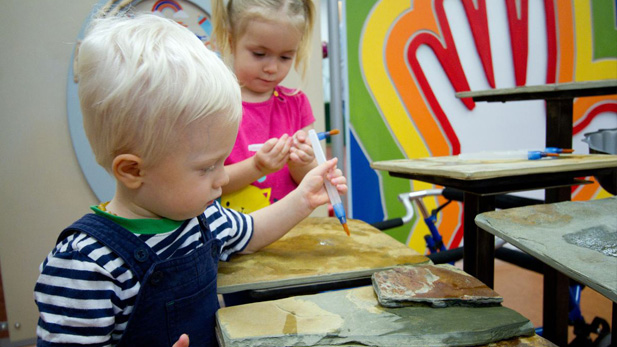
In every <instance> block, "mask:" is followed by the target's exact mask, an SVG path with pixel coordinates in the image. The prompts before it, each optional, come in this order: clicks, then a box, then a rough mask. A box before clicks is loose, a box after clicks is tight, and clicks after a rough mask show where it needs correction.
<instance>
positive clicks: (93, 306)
mask: <svg viewBox="0 0 617 347" xmlns="http://www.w3.org/2000/svg"><path fill="white" fill-rule="evenodd" d="M76 245H79V248H78V249H77V248H76V247H75V246H76ZM109 251H110V250H109V249H108V248H107V247H104V246H102V245H101V244H99V243H98V242H96V240H94V239H92V238H90V237H87V236H86V235H84V234H76V235H74V236H70V237H69V238H67V240H65V242H63V243H61V244H59V245H58V246H57V247H56V248H55V249H54V250H53V251H52V252H51V253H50V255H49V256H48V257H47V259H45V261H44V262H43V264H41V269H40V270H41V274H40V276H39V278H38V280H37V282H36V286H35V288H34V299H35V302H36V304H37V306H38V309H39V312H40V315H39V323H38V327H37V336H38V342H37V345H38V346H67V345H84V346H104V345H110V344H114V343H115V342H117V341H115V340H116V338H118V335H121V331H122V330H123V329H124V327H125V325H126V321H124V322H122V320H124V317H126V320H128V314H129V313H130V312H122V311H123V310H124V309H125V308H126V307H127V305H128V306H129V307H130V306H132V304H133V303H134V297H135V295H136V294H137V292H138V291H139V283H138V282H135V281H133V280H132V276H131V274H130V271H129V273H127V272H126V271H127V270H128V269H125V268H124V266H123V265H124V262H123V261H122V260H121V259H119V258H113V257H110V252H109ZM125 277H126V278H127V279H128V281H125V282H124V283H123V281H122V278H125ZM124 314H126V316H124ZM119 330H120V331H119Z"/></svg>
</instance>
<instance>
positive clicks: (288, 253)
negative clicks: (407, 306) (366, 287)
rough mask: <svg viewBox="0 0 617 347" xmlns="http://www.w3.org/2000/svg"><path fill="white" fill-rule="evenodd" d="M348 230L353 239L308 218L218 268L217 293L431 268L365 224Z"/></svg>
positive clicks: (333, 223) (333, 224)
mask: <svg viewBox="0 0 617 347" xmlns="http://www.w3.org/2000/svg"><path fill="white" fill-rule="evenodd" d="M347 224H348V226H349V229H350V232H351V236H347V234H345V232H344V231H343V228H342V227H341V224H340V223H339V221H338V219H336V218H327V217H311V218H307V219H305V220H304V221H302V222H301V223H300V224H298V225H297V226H296V227H295V228H293V229H292V230H291V231H290V232H289V233H287V234H286V235H285V236H283V237H282V238H281V239H280V240H278V241H276V242H274V243H272V244H271V245H269V246H268V247H265V248H263V249H262V250H260V251H259V252H255V253H253V254H246V255H236V256H234V257H232V259H231V260H230V261H228V262H220V263H219V268H218V293H219V294H228V293H235V292H240V291H244V290H257V289H276V288H285V287H289V286H299V285H307V284H319V283H330V282H336V281H342V280H352V279H360V278H366V279H369V278H370V277H371V275H372V274H373V272H375V271H379V270H385V269H389V268H391V267H393V266H397V265H404V264H423V263H428V262H430V260H429V259H428V258H427V257H425V256H423V255H420V254H419V253H418V252H416V251H414V250H413V249H411V248H409V247H407V246H406V245H404V244H402V243H400V242H398V241H396V240H395V239H393V238H392V237H390V236H389V235H387V234H385V233H383V232H381V231H379V230H378V229H376V228H374V227H373V226H371V225H369V224H367V223H365V222H363V221H361V220H355V219H349V220H348V221H347Z"/></svg>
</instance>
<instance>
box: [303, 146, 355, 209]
mask: <svg viewBox="0 0 617 347" xmlns="http://www.w3.org/2000/svg"><path fill="white" fill-rule="evenodd" d="M337 162H338V159H337V158H332V159H330V160H328V161H326V162H325V163H323V164H321V165H318V166H317V167H315V168H314V169H312V170H311V171H309V172H308V173H307V174H306V176H305V177H304V179H303V180H302V182H301V183H300V185H299V186H298V188H297V190H298V192H299V193H300V194H302V196H303V197H304V199H305V201H306V202H307V203H308V207H309V208H310V209H315V208H317V207H318V206H321V205H323V204H326V203H328V202H330V198H329V197H328V192H327V191H326V187H325V186H324V180H329V181H330V183H331V184H332V186H333V187H335V188H336V190H337V191H338V192H339V194H346V193H347V178H345V176H343V172H342V171H341V170H339V169H337V168H336V163H337Z"/></svg>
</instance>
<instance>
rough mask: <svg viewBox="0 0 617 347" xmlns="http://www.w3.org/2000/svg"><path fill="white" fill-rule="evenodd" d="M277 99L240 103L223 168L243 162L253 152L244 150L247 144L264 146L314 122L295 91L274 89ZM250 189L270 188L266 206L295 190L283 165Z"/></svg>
mask: <svg viewBox="0 0 617 347" xmlns="http://www.w3.org/2000/svg"><path fill="white" fill-rule="evenodd" d="M275 91H276V92H277V93H278V96H274V94H273V95H272V97H270V99H268V100H266V101H264V102H259V103H249V102H242V106H243V110H242V120H241V121H240V128H239V130H238V137H237V139H236V143H235V145H234V147H233V149H232V151H231V154H230V155H229V157H228V158H227V160H225V165H229V164H234V163H237V162H240V161H242V160H244V159H247V158H249V157H251V156H253V155H255V152H251V151H249V150H248V146H249V145H250V144H256V143H264V142H266V141H268V140H269V139H271V138H273V137H276V138H280V137H281V136H282V135H283V134H288V135H289V136H293V134H295V133H296V131H298V130H300V129H302V128H304V127H306V126H309V125H311V124H313V123H314V122H315V117H314V116H313V111H312V109H311V105H310V103H309V100H308V98H307V97H306V95H305V94H304V93H303V92H301V91H299V92H297V93H296V94H293V92H294V90H292V89H289V88H285V87H283V86H277V87H276V88H275ZM253 185H255V186H257V187H259V188H262V189H263V188H268V187H269V188H272V191H271V193H270V194H271V195H270V203H273V202H275V201H277V200H280V199H281V198H283V197H284V196H285V195H287V194H289V192H291V191H292V190H294V189H295V188H296V187H297V184H296V183H295V182H294V180H293V178H292V177H291V173H290V172H289V168H288V167H287V165H285V166H284V167H283V168H282V169H281V170H279V171H277V172H273V173H271V174H268V175H267V176H266V177H265V179H264V178H263V177H262V178H261V179H260V180H258V181H257V182H253Z"/></svg>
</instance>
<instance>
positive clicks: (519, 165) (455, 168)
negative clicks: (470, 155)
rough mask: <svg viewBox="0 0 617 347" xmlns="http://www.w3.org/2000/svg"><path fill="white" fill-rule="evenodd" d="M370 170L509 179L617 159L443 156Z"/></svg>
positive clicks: (400, 161) (584, 167)
mask: <svg viewBox="0 0 617 347" xmlns="http://www.w3.org/2000/svg"><path fill="white" fill-rule="evenodd" d="M371 167H372V168H373V169H376V170H386V171H388V172H391V173H393V172H394V173H401V174H423V175H429V176H440V177H447V178H452V179H459V180H482V179H489V178H498V177H507V176H519V175H531V174H543V173H554V172H568V171H577V170H590V169H600V168H614V167H617V155H607V154H589V155H575V154H568V155H563V156H561V157H559V158H558V159H551V158H544V159H540V160H521V159H513V160H462V159H459V158H458V156H443V157H429V158H419V159H398V160H386V161H378V162H373V163H371Z"/></svg>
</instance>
